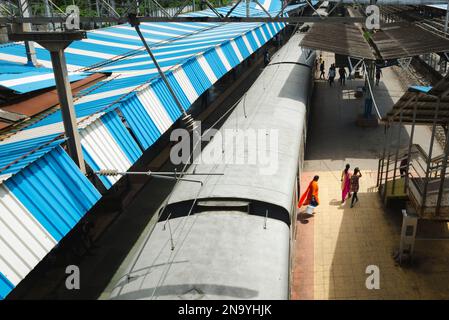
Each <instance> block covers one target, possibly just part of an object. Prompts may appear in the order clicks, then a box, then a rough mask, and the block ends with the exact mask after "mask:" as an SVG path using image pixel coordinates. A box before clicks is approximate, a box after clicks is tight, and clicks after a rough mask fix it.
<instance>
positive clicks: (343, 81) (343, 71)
mask: <svg viewBox="0 0 449 320" xmlns="http://www.w3.org/2000/svg"><path fill="white" fill-rule="evenodd" d="M338 74H339V76H340V78H339V80H340V86H344V85H345V84H346V69H345V67H340V68H338Z"/></svg>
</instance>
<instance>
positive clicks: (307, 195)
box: [298, 176, 320, 208]
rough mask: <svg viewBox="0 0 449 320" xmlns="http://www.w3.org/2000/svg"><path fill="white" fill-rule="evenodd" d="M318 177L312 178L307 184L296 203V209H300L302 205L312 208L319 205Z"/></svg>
mask: <svg viewBox="0 0 449 320" xmlns="http://www.w3.org/2000/svg"><path fill="white" fill-rule="evenodd" d="M319 178H320V177H319V176H315V177H313V180H312V181H311V182H310V183H309V186H308V187H307V189H306V191H305V192H304V193H303V194H302V196H301V199H299V202H298V208H301V207H302V206H303V205H309V204H310V205H312V206H314V207H316V206H318V205H319V204H320V200H319V198H318V179H319Z"/></svg>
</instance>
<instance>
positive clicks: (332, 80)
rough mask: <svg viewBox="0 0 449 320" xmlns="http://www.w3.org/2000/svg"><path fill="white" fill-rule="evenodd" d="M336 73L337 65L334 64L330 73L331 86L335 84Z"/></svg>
mask: <svg viewBox="0 0 449 320" xmlns="http://www.w3.org/2000/svg"><path fill="white" fill-rule="evenodd" d="M335 74H336V71H335V65H334V64H332V65H331V67H330V68H329V73H328V77H329V86H331V87H332V85H333V84H334V79H335Z"/></svg>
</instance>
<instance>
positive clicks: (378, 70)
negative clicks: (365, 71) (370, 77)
mask: <svg viewBox="0 0 449 320" xmlns="http://www.w3.org/2000/svg"><path fill="white" fill-rule="evenodd" d="M381 75H382V69H381V68H379V67H377V68H376V86H379V81H380V76H381Z"/></svg>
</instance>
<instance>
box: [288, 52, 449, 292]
mask: <svg viewBox="0 0 449 320" xmlns="http://www.w3.org/2000/svg"><path fill="white" fill-rule="evenodd" d="M323 58H324V59H325V62H326V74H327V71H328V70H327V69H328V67H329V66H330V65H331V63H333V62H334V55H333V54H330V53H325V52H323ZM362 85H363V80H349V81H347V82H346V86H345V87H340V85H339V84H338V76H337V79H336V83H335V84H334V86H333V87H332V88H330V87H329V84H328V83H327V82H326V81H324V80H316V82H315V92H314V99H313V103H312V106H311V110H312V111H311V118H310V119H309V124H308V128H309V131H308V140H307V146H306V153H305V166H304V170H303V175H302V185H308V183H309V181H310V180H311V179H312V177H313V176H314V175H319V176H320V180H319V182H318V184H319V196H320V202H321V203H320V206H319V207H317V208H316V209H315V214H314V215H313V216H305V215H304V214H302V213H299V214H298V218H297V223H296V228H297V229H296V243H295V253H294V254H295V259H294V263H293V267H292V279H293V282H292V283H293V284H292V288H291V298H292V299H306V300H307V299H447V298H449V264H448V262H449V258H448V257H449V241H448V240H446V239H447V238H448V237H449V228H448V224H447V223H446V222H438V221H420V223H419V226H418V234H417V241H416V244H415V255H414V260H413V263H412V264H410V265H403V266H399V265H398V264H397V263H396V262H395V260H394V258H393V254H394V252H395V250H397V249H398V247H399V241H400V232H401V224H402V215H401V208H400V207H398V208H394V207H393V208H390V209H385V208H384V206H383V203H382V199H381V197H380V196H379V193H378V191H377V188H376V176H377V164H378V159H379V157H380V155H381V152H382V148H383V141H384V139H383V130H384V129H383V127H382V126H379V127H377V128H362V127H359V126H357V125H356V119H357V116H358V115H359V114H360V113H362V112H363V106H362V102H361V101H362V100H361V99H355V98H354V95H353V94H352V93H353V91H354V90H356V89H357V87H358V86H362ZM374 90H375V95H376V101H377V104H378V105H379V108H380V112H381V113H383V114H384V113H385V112H387V111H388V108H391V106H392V105H393V104H394V103H395V102H396V101H397V100H398V99H399V98H400V97H401V96H402V94H403V93H404V91H405V90H406V86H404V84H403V83H402V82H401V80H400V78H399V77H398V76H397V75H396V73H395V71H394V70H393V69H391V68H388V69H385V70H384V71H383V76H382V78H381V83H380V85H379V87H375V88H374ZM416 128H417V130H419V132H415V137H416V139H418V140H419V141H418V143H419V144H420V145H421V146H422V147H423V148H427V147H428V144H429V141H430V135H431V132H430V130H429V128H428V127H425V126H419V127H416ZM398 130H399V129H398ZM400 130H404V131H405V132H404V133H405V135H406V134H408V133H409V130H410V128H409V127H407V126H404V127H402V128H401V129H400ZM404 140H407V139H404ZM435 150H437V151H436V152H437V153H438V152H442V150H441V147H440V146H438V145H435ZM346 163H349V164H350V165H351V170H353V169H354V168H355V167H359V168H360V170H361V172H362V174H363V177H362V178H361V180H360V191H359V200H360V201H359V202H358V203H356V204H355V206H354V208H350V200H347V201H346V203H344V204H342V203H341V189H340V177H341V171H342V170H343V168H344V165H345V164H346ZM430 238H432V239H433V240H430ZM445 238H446V239H445ZM423 239H426V240H423ZM370 266H375V267H378V270H379V276H380V281H379V289H368V288H367V286H366V281H367V279H368V277H369V276H370V273H367V268H368V271H369V270H370V269H369V268H370Z"/></svg>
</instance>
